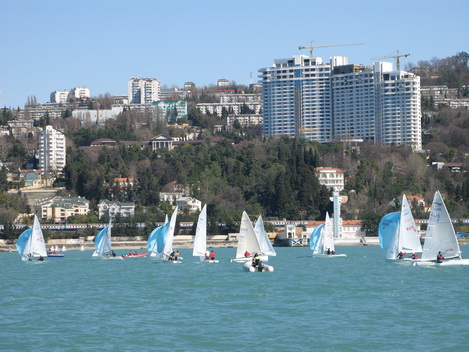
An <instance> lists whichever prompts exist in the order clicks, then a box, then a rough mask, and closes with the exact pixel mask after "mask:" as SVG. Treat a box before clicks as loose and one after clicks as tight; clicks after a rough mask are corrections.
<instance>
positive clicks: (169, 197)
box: [160, 181, 189, 204]
mask: <svg viewBox="0 0 469 352" xmlns="http://www.w3.org/2000/svg"><path fill="white" fill-rule="evenodd" d="M188 194H189V187H187V186H184V185H181V184H179V183H177V182H176V181H172V182H169V183H167V184H166V185H164V186H163V188H162V189H161V191H160V202H169V203H171V204H174V203H175V202H176V200H177V199H179V198H181V197H186V196H187V195H188Z"/></svg>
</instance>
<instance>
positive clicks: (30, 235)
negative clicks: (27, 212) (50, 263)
mask: <svg viewBox="0 0 469 352" xmlns="http://www.w3.org/2000/svg"><path fill="white" fill-rule="evenodd" d="M16 248H17V249H18V254H19V255H20V256H21V260H22V261H32V260H33V258H38V260H39V261H43V260H44V258H46V257H47V249H46V242H45V241H44V235H43V234H42V229H41V224H40V223H39V219H38V218H37V216H36V215H34V224H33V227H32V228H29V229H27V230H25V231H23V233H22V234H21V235H20V236H19V237H18V240H17V241H16Z"/></svg>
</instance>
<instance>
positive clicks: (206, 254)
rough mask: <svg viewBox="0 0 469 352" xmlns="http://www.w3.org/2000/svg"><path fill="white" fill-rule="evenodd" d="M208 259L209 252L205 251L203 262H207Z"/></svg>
mask: <svg viewBox="0 0 469 352" xmlns="http://www.w3.org/2000/svg"><path fill="white" fill-rule="evenodd" d="M209 259H210V252H209V251H205V260H209Z"/></svg>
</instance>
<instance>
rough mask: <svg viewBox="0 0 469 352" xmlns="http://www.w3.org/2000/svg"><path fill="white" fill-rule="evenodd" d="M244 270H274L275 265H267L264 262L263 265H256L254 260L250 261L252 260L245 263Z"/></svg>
mask: <svg viewBox="0 0 469 352" xmlns="http://www.w3.org/2000/svg"><path fill="white" fill-rule="evenodd" d="M243 270H244V271H249V272H251V273H254V272H264V271H274V267H273V266H272V265H267V264H264V263H261V265H258V266H254V265H253V264H252V261H250V262H247V263H244V265H243Z"/></svg>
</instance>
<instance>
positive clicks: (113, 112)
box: [72, 106, 124, 125]
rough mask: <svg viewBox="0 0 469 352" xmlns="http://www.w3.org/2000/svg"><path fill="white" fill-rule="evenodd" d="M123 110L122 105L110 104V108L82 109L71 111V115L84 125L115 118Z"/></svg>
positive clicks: (97, 123)
mask: <svg viewBox="0 0 469 352" xmlns="http://www.w3.org/2000/svg"><path fill="white" fill-rule="evenodd" d="M123 111H124V107H123V106H112V107H111V108H110V109H101V110H82V109H79V110H78V109H77V110H73V111H72V116H73V117H74V118H77V119H79V120H80V121H81V123H83V124H85V125H99V124H104V123H105V122H106V121H107V120H108V119H115V118H116V117H117V116H118V115H119V114H121V113H122V112H123Z"/></svg>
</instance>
